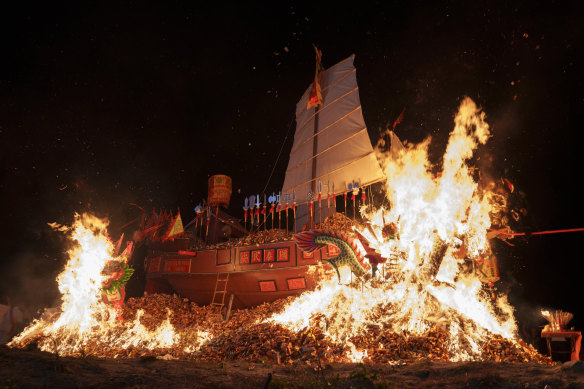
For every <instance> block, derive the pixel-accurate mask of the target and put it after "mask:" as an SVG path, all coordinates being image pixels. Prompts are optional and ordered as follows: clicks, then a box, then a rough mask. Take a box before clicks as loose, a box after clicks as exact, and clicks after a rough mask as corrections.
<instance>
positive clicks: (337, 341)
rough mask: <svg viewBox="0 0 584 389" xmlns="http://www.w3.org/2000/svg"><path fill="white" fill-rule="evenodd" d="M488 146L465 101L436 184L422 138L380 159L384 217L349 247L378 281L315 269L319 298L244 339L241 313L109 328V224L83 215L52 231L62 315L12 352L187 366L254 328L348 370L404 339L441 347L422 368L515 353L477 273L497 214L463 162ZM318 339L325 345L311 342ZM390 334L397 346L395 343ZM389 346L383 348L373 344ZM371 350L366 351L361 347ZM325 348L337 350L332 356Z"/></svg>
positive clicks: (512, 335)
mask: <svg viewBox="0 0 584 389" xmlns="http://www.w3.org/2000/svg"><path fill="white" fill-rule="evenodd" d="M489 137H490V130H489V126H488V124H487V123H486V121H485V114H484V113H483V112H481V110H480V109H479V108H478V107H477V106H476V105H475V104H474V102H473V101H472V100H470V99H468V98H466V99H464V100H463V102H462V104H461V106H460V109H459V112H458V114H457V116H456V118H455V120H454V129H453V131H452V132H451V133H450V138H449V142H448V145H447V148H446V151H445V154H444V157H443V163H442V166H441V170H440V172H439V173H437V174H436V175H434V174H432V165H431V163H430V162H429V159H428V146H429V144H430V139H429V138H428V139H426V140H424V141H423V142H421V143H420V144H417V145H408V146H407V147H403V148H401V149H394V150H390V152H387V153H386V154H385V155H384V159H383V165H384V166H383V168H384V170H385V174H386V176H387V182H386V183H385V192H386V195H387V200H388V202H389V204H390V205H391V206H390V207H389V208H378V209H371V208H363V209H361V213H362V215H363V216H364V217H365V219H366V220H367V223H365V224H364V225H363V226H360V227H359V228H356V231H355V235H356V236H357V235H361V236H363V237H364V239H363V244H362V243H361V242H360V241H359V240H357V241H356V242H355V243H356V246H357V250H358V251H360V252H361V253H367V255H370V256H371V255H373V256H375V255H378V258H377V259H379V263H380V268H379V269H377V268H375V267H373V268H374V269H376V273H374V275H372V276H371V277H366V279H365V280H357V279H355V278H354V277H353V276H352V274H351V271H350V269H349V268H348V267H341V268H340V269H339V270H340V273H341V274H340V278H341V280H340V282H339V281H338V280H337V277H336V273H334V274H333V273H332V272H333V271H332V269H328V270H326V268H325V267H324V266H318V267H317V268H315V269H314V271H315V272H318V273H319V274H318V278H320V279H321V280H322V281H321V283H320V285H319V287H318V288H317V289H316V290H314V291H311V292H307V293H304V294H302V295H301V296H299V297H298V298H296V299H294V300H292V301H291V302H290V303H289V304H288V305H287V306H286V307H285V309H284V310H282V311H279V312H278V313H276V314H271V313H270V315H271V316H270V315H264V314H263V313H262V309H261V307H258V308H257V309H255V310H251V311H250V317H254V320H253V321H254V322H253V323H251V324H250V323H248V324H250V325H248V326H247V327H246V328H240V327H241V323H242V322H239V324H237V323H238V322H237V320H243V319H242V318H243V317H245V314H244V313H241V314H237V313H236V314H235V316H238V315H239V319H236V320H235V321H236V325H235V326H234V328H236V329H235V330H234V329H233V328H231V327H230V325H229V324H225V323H223V324H219V323H218V322H216V321H213V320H212V319H210V317H211V316H210V315H211V309H206V307H203V308H204V309H201V310H200V311H199V312H200V314H201V321H200V322H196V324H193V325H192V327H189V328H188V329H185V328H183V329H182V330H181V331H177V330H176V329H175V327H174V326H173V324H172V318H173V312H172V311H170V310H168V311H167V313H166V319H165V320H163V321H162V323H160V324H159V325H158V326H157V327H156V328H154V329H152V328H150V329H149V327H147V326H145V325H144V324H143V322H144V319H146V317H147V315H148V312H144V311H142V310H137V313H136V317H135V318H134V319H131V320H126V321H119V320H116V315H117V314H118V313H119V312H116V311H115V310H114V309H112V308H111V306H110V305H108V304H106V303H104V302H103V300H102V288H103V287H104V277H105V276H104V275H102V273H103V269H104V267H105V266H107V264H108V263H109V262H108V261H111V260H112V259H114V258H113V253H114V247H113V244H112V242H111V241H110V240H109V239H108V238H107V224H108V223H107V221H105V220H101V219H99V218H96V217H94V216H91V215H86V214H84V215H76V217H75V223H74V224H73V226H71V227H65V226H58V225H53V227H54V228H55V229H58V230H59V231H62V232H66V233H67V234H69V236H70V238H71V241H72V247H71V249H70V250H69V251H68V255H69V261H68V263H67V265H66V268H65V270H64V271H63V272H62V273H61V274H60V275H59V277H58V284H59V290H60V291H61V293H62V304H61V307H60V313H58V315H57V317H56V318H55V317H54V316H53V317H48V316H44V317H42V318H40V319H38V320H36V321H34V322H33V323H32V324H31V325H29V326H28V327H27V328H26V329H25V330H24V331H23V332H22V333H21V334H20V335H18V336H17V337H16V338H14V339H13V340H12V341H11V343H10V344H9V346H11V347H18V346H21V345H26V344H29V343H31V342H32V341H36V343H37V345H38V347H39V348H40V349H41V350H43V351H49V352H56V353H59V354H62V355H87V354H91V353H92V352H94V351H95V350H104V349H107V350H114V352H115V350H128V349H135V350H149V351H152V352H154V353H156V354H169V351H173V352H170V354H171V355H172V356H171V357H176V356H177V355H181V356H188V357H192V356H193V355H194V354H196V353H197V352H199V351H202V350H203V348H205V346H209V347H207V351H206V352H207V353H209V351H210V350H213V347H215V348H217V347H219V346H220V345H221V344H229V342H227V341H226V340H225V339H226V337H225V336H224V333H225V330H227V329H229V330H231V331H235V332H232V333H231V335H232V336H234V337H235V338H236V340H237V339H240V338H241V337H244V336H248V335H249V334H248V333H247V332H246V331H248V330H249V331H251V332H252V334H253V331H254V328H255V329H257V328H260V329H261V330H268V331H274V329H281V328H284V329H285V330H286V331H290V333H296V334H303V335H302V336H301V337H302V338H303V339H306V337H307V336H308V335H307V334H308V333H309V332H310V334H311V335H310V336H312V337H313V339H314V342H315V344H316V342H317V341H318V342H320V341H321V340H322V341H323V342H325V343H326V344H327V346H326V350H324V349H323V350H324V351H325V353H329V354H330V355H332V354H333V353H337V352H340V353H342V358H344V359H343V360H350V361H354V362H358V361H363V360H366V359H367V358H372V355H374V354H378V355H381V354H383V352H384V351H386V350H385V348H386V347H388V345H391V344H399V342H401V341H403V340H405V339H414V343H415V342H418V343H416V344H417V345H419V346H420V350H422V351H419V352H424V351H423V350H424V347H423V344H422V343H420V342H425V341H426V340H427V339H437V340H436V342H440V345H439V347H438V349H440V351H437V353H439V355H437V354H436V355H430V356H427V357H428V358H438V359H439V360H444V358H445V357H444V356H443V355H444V353H443V352H442V351H443V350H446V351H445V352H446V354H447V358H448V359H450V360H452V361H457V360H478V359H481V358H482V353H483V350H484V349H485V345H486V344H487V343H488V342H489V341H490V340H492V338H493V335H497V336H500V337H502V338H504V339H507V340H509V341H510V342H511V343H513V342H516V332H517V325H516V322H515V319H514V317H513V308H512V307H511V305H510V304H509V303H508V302H507V299H506V297H505V296H500V297H499V298H498V299H497V300H496V301H495V302H493V301H492V300H491V299H490V296H489V295H488V294H487V293H486V292H485V288H484V286H483V285H484V284H483V282H482V281H485V279H484V276H483V277H482V278H481V277H479V276H477V272H476V267H477V266H478V265H477V264H478V263H479V261H482V262H484V263H487V260H488V258H490V256H491V255H492V253H491V251H490V245H489V241H488V238H487V231H488V229H489V228H491V224H492V222H491V215H492V213H493V212H494V211H496V209H495V207H496V204H494V203H495V201H494V199H495V197H496V195H495V194H493V193H492V192H490V190H489V188H485V187H481V185H479V183H478V182H477V181H476V180H475V178H474V177H473V173H472V170H471V169H470V168H469V166H468V163H469V160H470V159H471V158H472V156H473V153H474V152H475V151H476V149H477V148H478V147H479V145H482V144H485V143H486V142H487V140H488V138H489ZM392 147H393V145H392ZM380 153H381V152H380ZM390 155H391V157H390ZM365 246H367V247H365ZM371 253H374V254H371ZM372 265H373V263H372ZM331 275H332V276H331ZM174 297H176V296H174ZM181 301H182V299H181ZM283 303H284V302H282V304H283ZM177 316H178V315H177ZM266 317H267V318H266ZM146 321H147V320H146ZM212 323H215V324H212ZM179 328H180V327H179ZM240 330H241V331H240ZM313 330H315V331H313ZM382 330H383V331H382ZM268 334H269V332H268ZM315 334H316V335H315ZM369 334H376V335H375V336H376V337H377V338H375V337H374V338H375V339H373V343H375V345H374V346H371V344H372V342H363V341H362V340H363V339H364V338H367V337H368V336H369ZM264 335H265V336H266V337H267V336H268V335H267V334H264ZM317 335H319V336H320V335H323V336H324V338H320V337H318V340H317ZM394 335H395V336H396V338H391V337H392V336H394ZM254 336H255V335H254ZM385 336H386V337H389V338H388V339H389V340H387V341H386V342H385V343H383V342H382V341H379V339H381V337H385ZM276 338H282V339H284V338H286V336H284V335H279V336H277V337H276ZM249 339H259V337H249ZM416 339H417V340H416ZM272 340H273V339H268V340H267V341H269V342H268V343H270V346H269V347H272V348H270V352H272V353H275V354H277V355H278V356H279V355H280V354H278V353H279V352H280V351H282V352H284V351H285V350H290V349H291V347H292V343H290V342H288V341H287V340H286V341H278V342H280V343H279V344H276V343H277V342H275V341H274V342H272ZM368 340H372V339H368ZM443 340H444V342H443ZM393 341H395V343H391V342H393ZM236 343H237V342H236ZM272 343H274V344H272ZM366 343H368V344H369V346H368V347H369V348H367V347H364V346H363V344H366ZM302 344H304V343H302ZM332 344H334V345H341V347H340V348H335V349H334V352H333V351H331V345H332ZM384 344H385V346H384ZM238 347H239V346H238ZM296 347H299V346H298V345H296ZM317 347H318V345H317ZM335 347H336V346H335ZM338 350H341V351H338ZM380 350H381V351H380ZM427 350H431V349H430V348H427ZM432 350H433V349H432ZM230 352H233V349H230ZM314 352H315V353H316V352H318V350H315V351H314ZM416 352H418V351H416ZM95 353H96V354H97V351H95ZM380 353H381V354H380ZM430 353H434V351H430ZM238 355H239V354H238ZM335 355H336V356H335V358H336V357H337V356H338V354H335ZM330 357H331V358H333V357H332V356H330Z"/></svg>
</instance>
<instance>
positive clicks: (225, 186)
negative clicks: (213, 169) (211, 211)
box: [207, 174, 231, 207]
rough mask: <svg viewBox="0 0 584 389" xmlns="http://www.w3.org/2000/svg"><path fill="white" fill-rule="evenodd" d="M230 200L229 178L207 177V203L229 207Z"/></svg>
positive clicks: (224, 176) (221, 175) (221, 176)
mask: <svg viewBox="0 0 584 389" xmlns="http://www.w3.org/2000/svg"><path fill="white" fill-rule="evenodd" d="M230 199H231V177H229V176H226V175H224V174H216V175H214V176H211V177H209V193H208V196H207V202H208V203H209V205H222V206H224V207H228V206H229V200H230Z"/></svg>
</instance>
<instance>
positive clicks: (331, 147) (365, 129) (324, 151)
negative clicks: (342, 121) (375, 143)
mask: <svg viewBox="0 0 584 389" xmlns="http://www.w3.org/2000/svg"><path fill="white" fill-rule="evenodd" d="M363 132H367V127H363V129H361V131H359V132H356V133H355V134H353V135H351V136H350V137H348V138H345V139H343V140H340V141H339V142H338V143H336V144H334V145H332V146H329V147H328V148H326V149H324V150H322V151H320V152H319V153H318V154H316V155H312V156H311V157H310V158H307V159H305V160H304V161H300V162H299V163H298V165H296V166H292V167H290V168H288V170H286V173H288V172H290V171H292V170H294V169H297V168H298V167H300V165H302V164H304V163H307V162H310V161H312V160H313V159H314V158H318V157H319V156H321V155H322V154H324V153H326V152H328V151H332V150H333V149H334V148H335V147H337V146H339V145H340V144H341V143H343V142H347V141H349V140H351V139H352V138H354V137H356V136H358V135H359V134H361V133H363Z"/></svg>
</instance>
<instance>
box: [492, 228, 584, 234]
mask: <svg viewBox="0 0 584 389" xmlns="http://www.w3.org/2000/svg"><path fill="white" fill-rule="evenodd" d="M489 231H493V232H498V233H499V234H502V235H507V236H530V235H544V234H559V233H563V232H578V231H584V228H570V229H566V230H549V231H538V232H505V231H500V230H493V229H490V228H489Z"/></svg>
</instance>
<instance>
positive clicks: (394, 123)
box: [393, 108, 406, 130]
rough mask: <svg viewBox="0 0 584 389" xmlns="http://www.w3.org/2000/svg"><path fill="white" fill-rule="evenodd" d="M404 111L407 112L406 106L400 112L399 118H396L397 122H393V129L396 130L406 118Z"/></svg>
mask: <svg viewBox="0 0 584 389" xmlns="http://www.w3.org/2000/svg"><path fill="white" fill-rule="evenodd" d="M404 112H406V109H405V108H404V109H403V110H402V111H401V113H400V114H399V116H398V117H397V119H395V122H393V129H394V130H395V127H396V126H397V125H398V124H400V123H401V122H402V121H403V120H404Z"/></svg>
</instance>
